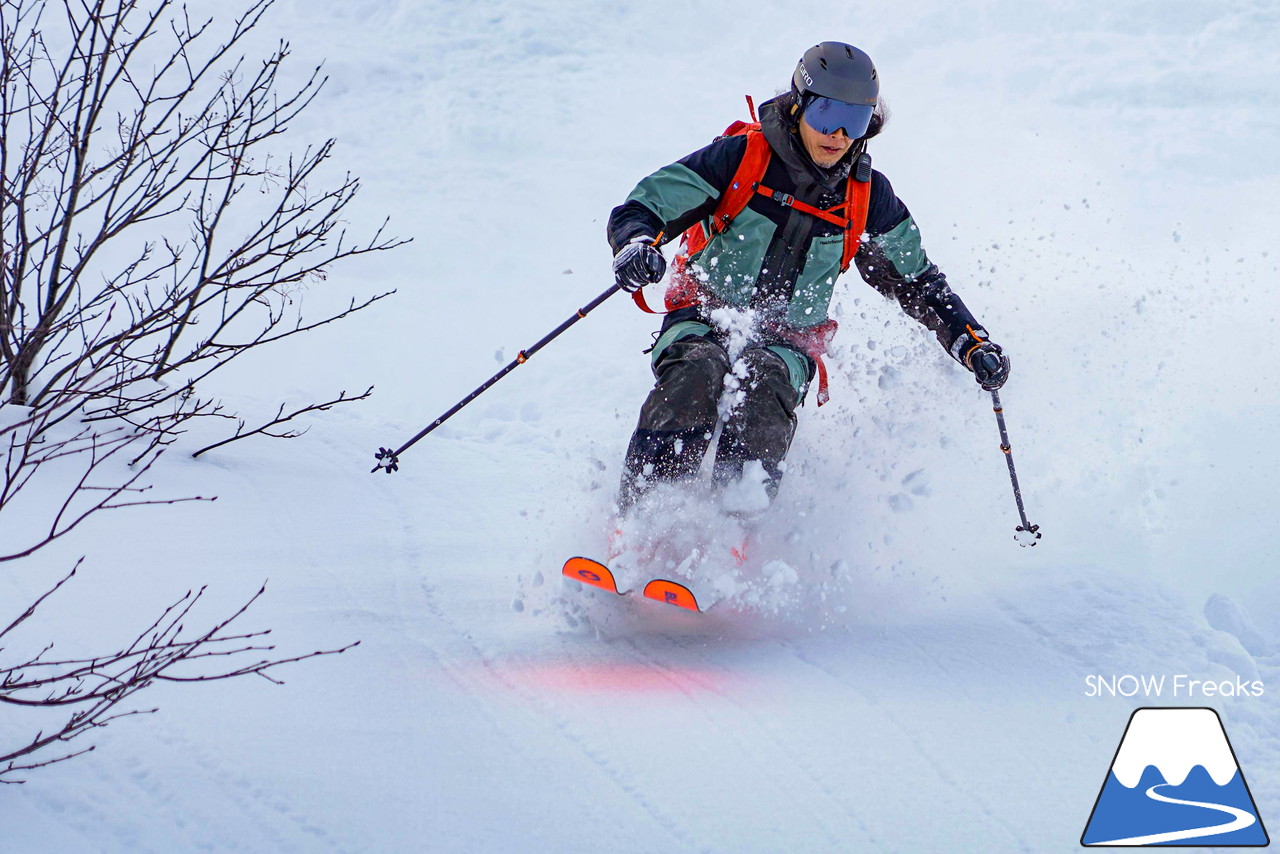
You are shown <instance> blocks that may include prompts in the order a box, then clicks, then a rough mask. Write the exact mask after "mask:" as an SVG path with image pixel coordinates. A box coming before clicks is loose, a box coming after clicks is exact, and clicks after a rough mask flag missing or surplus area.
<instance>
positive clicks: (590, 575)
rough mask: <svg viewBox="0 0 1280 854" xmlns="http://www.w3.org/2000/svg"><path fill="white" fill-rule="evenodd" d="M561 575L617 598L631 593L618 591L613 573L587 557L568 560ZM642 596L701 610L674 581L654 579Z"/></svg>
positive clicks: (691, 595) (686, 591)
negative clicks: (614, 595) (613, 594)
mask: <svg viewBox="0 0 1280 854" xmlns="http://www.w3.org/2000/svg"><path fill="white" fill-rule="evenodd" d="M561 574H563V575H564V576H565V577H566V578H572V579H573V580H574V581H578V582H581V583H582V584H588V585H590V586H592V587H598V588H600V589H601V590H605V591H608V592H609V593H616V594H618V595H619V596H626V595H627V594H628V593H630V592H631V591H630V590H619V589H618V582H617V581H616V580H615V579H614V577H613V573H612V572H610V571H609V567H607V566H605V565H604V564H602V563H601V562H600V561H598V560H592V559H591V558H589V557H571V558H569V559H568V560H567V561H565V562H564V569H562V570H561ZM644 595H645V596H646V597H647V598H649V599H652V600H654V601H655V602H662V603H664V604H667V605H675V606H676V607H678V608H686V609H688V610H690V611H699V612H700V611H701V610H702V609H701V608H699V607H698V600H697V599H696V598H695V597H694V595H693V591H691V590H690V589H689V588H688V587H685V586H684V585H683V584H677V583H676V582H674V581H668V580H666V579H663V578H658V579H655V580H653V581H650V582H649V583H648V584H647V585H645V588H644Z"/></svg>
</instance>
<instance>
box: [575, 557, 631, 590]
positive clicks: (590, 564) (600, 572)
mask: <svg viewBox="0 0 1280 854" xmlns="http://www.w3.org/2000/svg"><path fill="white" fill-rule="evenodd" d="M561 574H563V575H566V576H568V577H569V578H572V579H573V580H574V581H580V582H582V583H583V584H590V585H591V586H592V587H599V588H600V589H601V590H608V591H609V592H610V593H617V592H618V582H617V581H615V580H614V578H613V573H612V572H610V571H609V567H607V566H605V565H604V564H602V563H601V562H600V561H598V560H592V559H591V558H589V557H571V558H569V559H568V560H566V561H565V562H564V569H562V570H561Z"/></svg>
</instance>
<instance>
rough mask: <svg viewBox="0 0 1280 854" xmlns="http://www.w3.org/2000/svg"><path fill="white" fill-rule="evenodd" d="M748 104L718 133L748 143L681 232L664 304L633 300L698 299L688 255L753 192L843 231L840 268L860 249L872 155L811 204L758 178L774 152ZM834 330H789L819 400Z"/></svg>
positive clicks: (831, 324) (830, 323) (667, 308)
mask: <svg viewBox="0 0 1280 854" xmlns="http://www.w3.org/2000/svg"><path fill="white" fill-rule="evenodd" d="M747 107H748V109H749V110H750V112H751V119H752V121H750V122H744V121H735V122H734V123H733V124H731V125H729V126H728V127H727V128H725V130H724V133H722V134H721V135H720V136H718V137H716V139H717V140H720V139H724V138H725V137H730V136H745V137H746V138H747V149H746V152H745V153H744V154H743V155H742V162H741V163H739V164H738V168H737V170H736V171H735V172H734V173H733V179H732V180H730V182H729V187H728V189H726V190H725V192H724V194H723V195H722V196H721V197H720V201H719V203H718V204H717V205H716V209H715V211H714V212H713V213H712V214H711V217H710V219H708V220H707V221H706V223H701V222H700V223H696V224H695V225H692V226H690V227H689V229H688V230H687V231H685V233H684V234H683V235H681V237H680V251H679V252H678V253H677V254H676V257H675V259H674V260H673V262H672V267H673V270H672V275H671V279H670V283H669V284H668V286H667V290H666V294H665V296H664V299H663V304H664V306H663V308H662V309H661V310H656V309H652V308H650V307H649V306H648V305H647V304H646V303H645V298H644V296H643V294H642V292H641V291H636V292H635V293H633V294H632V295H631V296H632V299H633V300H634V301H635V303H636V305H638V306H639V307H640V308H641V309H643V310H644V311H647V312H649V313H650V314H667V313H669V312H672V311H676V310H677V309H681V308H687V307H688V306H691V305H696V304H697V303H698V302H699V297H700V290H701V286H700V284H699V283H698V280H697V277H695V276H693V275H691V274H690V273H689V271H688V267H689V258H690V257H691V256H693V255H695V254H697V253H698V252H701V251H702V250H703V248H705V247H706V245H707V242H708V241H709V240H710V238H711V236H714V235H716V234H720V233H722V232H723V231H725V230H726V229H727V228H728V227H729V225H730V224H731V223H732V222H733V220H734V218H735V217H736V216H738V214H740V213H742V211H743V210H744V209H745V208H746V206H747V203H748V202H750V201H751V199H752V198H754V197H755V196H756V195H761V196H765V197H767V198H770V199H773V200H774V201H775V202H777V203H779V204H781V205H784V206H786V207H790V208H795V209H796V210H798V211H801V212H803V213H806V214H809V215H810V216H816V217H818V218H819V219H821V220H825V221H826V222H829V223H831V224H833V225H836V226H838V227H839V228H841V229H842V230H843V231H844V249H843V251H842V252H841V256H840V272H841V273H844V272H845V271H846V270H848V269H849V266H850V264H851V263H852V262H853V256H854V255H855V254H857V252H858V247H859V245H861V242H862V233H863V231H864V230H865V229H866V226H867V211H868V207H869V205H870V201H871V157H870V155H868V154H867V153H866V152H865V151H863V152H861V153H859V154H858V155H857V157H856V158H855V159H854V163H853V166H852V168H850V170H849V181H848V186H847V187H846V188H845V196H844V198H845V200H844V201H843V202H841V203H840V204H838V205H835V206H833V207H830V208H826V209H823V208H817V207H814V206H813V205H810V204H807V203H805V202H802V201H800V200H799V199H796V198H795V197H794V196H792V195H790V194H788V193H781V192H778V191H776V190H772V189H770V188H769V187H766V186H764V185H763V184H762V183H761V182H762V181H763V179H764V173H765V171H766V170H767V169H768V168H769V159H770V158H771V157H772V155H773V150H772V149H771V148H770V147H769V142H768V140H766V139H765V136H764V131H762V130H761V128H760V121H759V119H758V118H757V117H756V110H755V104H754V103H753V102H752V100H751V96H750V95H748V96H747ZM845 212H847V213H848V216H844V215H842V214H844V213H845ZM708 226H709V227H710V229H711V235H708V234H707V227H708ZM835 331H836V322H835V321H834V320H827V321H826V322H824V323H820V324H818V325H817V326H815V327H813V328H812V329H808V330H803V331H797V332H796V333H795V334H793V335H790V336H787V337H790V338H792V339H794V340H793V343H795V344H796V345H797V346H799V347H800V348H801V349H802V350H803V351H804V352H805V353H806V354H808V356H809V357H810V358H811V359H813V360H814V362H815V363H816V364H817V370H818V376H819V389H818V405H819V406H821V405H822V404H824V403H826V402H827V400H828V399H829V395H828V393H827V371H826V365H824V364H823V362H822V356H823V354H824V353H825V352H826V348H827V344H828V343H829V342H830V340H831V337H832V336H833V335H834V334H835Z"/></svg>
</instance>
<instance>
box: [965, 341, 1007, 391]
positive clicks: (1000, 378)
mask: <svg viewBox="0 0 1280 854" xmlns="http://www.w3.org/2000/svg"><path fill="white" fill-rule="evenodd" d="M969 369H970V370H972V371H973V378H974V379H975V380H977V381H978V385H980V386H982V387H983V388H984V389H986V390H987V391H995V390H996V389H998V388H1000V386H1002V385H1004V383H1005V380H1007V379H1009V357H1008V356H1006V355H1005V354H1004V351H1002V350H1001V349H1000V345H999V344H992V343H991V342H990V341H983V342H982V343H981V344H979V345H978V346H977V347H974V348H973V349H972V350H970V351H969Z"/></svg>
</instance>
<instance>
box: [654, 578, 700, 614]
mask: <svg viewBox="0 0 1280 854" xmlns="http://www.w3.org/2000/svg"><path fill="white" fill-rule="evenodd" d="M644 595H645V596H646V597H647V598H649V599H654V600H657V601H658V602H665V603H667V604H668V605H676V606H677V607H680V608H688V609H689V610H690V611H701V610H702V609H701V608H699V607H698V600H697V598H695V597H694V595H693V591H691V590H690V589H689V588H688V587H685V586H684V585H683V584H676V583H675V582H674V581H667V580H666V579H663V578H656V579H654V580H653V581H650V582H649V583H648V584H646V585H645V587H644Z"/></svg>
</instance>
